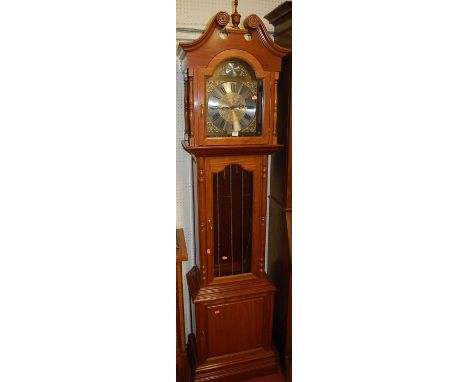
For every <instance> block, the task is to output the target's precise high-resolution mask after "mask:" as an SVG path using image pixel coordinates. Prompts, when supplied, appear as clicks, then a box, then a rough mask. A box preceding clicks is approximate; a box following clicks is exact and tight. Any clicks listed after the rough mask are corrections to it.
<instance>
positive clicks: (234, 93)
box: [208, 69, 257, 135]
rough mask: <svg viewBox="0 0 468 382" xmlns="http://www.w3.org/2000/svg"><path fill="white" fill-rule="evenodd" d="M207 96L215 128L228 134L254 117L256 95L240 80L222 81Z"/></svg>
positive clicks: (246, 125)
mask: <svg viewBox="0 0 468 382" xmlns="http://www.w3.org/2000/svg"><path fill="white" fill-rule="evenodd" d="M233 70H234V69H233ZM208 96H209V98H208V115H209V117H210V118H211V120H212V122H213V123H214V125H215V126H216V127H217V128H219V129H221V130H224V131H225V132H226V133H228V134H233V135H236V133H238V132H240V131H242V130H243V129H246V128H248V127H249V126H250V124H251V122H252V121H253V120H254V118H255V113H256V109H257V102H256V99H257V97H256V95H255V94H253V93H252V91H251V90H250V89H249V87H248V86H247V85H246V84H244V83H242V82H235V81H227V82H223V83H221V84H219V85H218V86H216V87H215V88H214V89H213V91H212V92H211V93H210V94H209V95H208Z"/></svg>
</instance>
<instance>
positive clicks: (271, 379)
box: [244, 369, 285, 382]
mask: <svg viewBox="0 0 468 382" xmlns="http://www.w3.org/2000/svg"><path fill="white" fill-rule="evenodd" d="M244 382H285V379H284V377H283V374H281V371H280V370H279V369H278V372H276V373H275V374H270V375H265V376H263V377H257V378H252V379H248V380H247V381H244Z"/></svg>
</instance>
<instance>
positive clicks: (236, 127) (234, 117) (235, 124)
mask: <svg viewBox="0 0 468 382" xmlns="http://www.w3.org/2000/svg"><path fill="white" fill-rule="evenodd" d="M231 113H232V129H233V130H234V131H240V124H239V118H237V114H236V112H235V111H234V110H231Z"/></svg>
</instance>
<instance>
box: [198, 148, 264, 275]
mask: <svg viewBox="0 0 468 382" xmlns="http://www.w3.org/2000/svg"><path fill="white" fill-rule="evenodd" d="M206 166H207V170H206V174H207V182H206V187H207V190H206V191H207V192H206V195H207V203H206V207H207V220H208V230H207V255H208V256H207V260H208V261H207V265H208V266H207V270H208V282H211V281H213V280H214V279H218V280H220V279H221V278H224V277H226V276H237V275H245V274H255V275H256V274H257V272H258V267H256V266H255V264H257V263H258V256H259V246H258V241H259V240H258V237H259V235H258V234H259V232H258V231H259V224H258V222H259V215H260V209H259V207H260V187H261V182H260V168H261V158H260V157H256V156H250V157H224V158H207V160H206Z"/></svg>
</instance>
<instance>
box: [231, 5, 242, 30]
mask: <svg viewBox="0 0 468 382" xmlns="http://www.w3.org/2000/svg"><path fill="white" fill-rule="evenodd" d="M238 4H239V2H238V0H234V13H233V14H232V15H231V22H232V26H233V28H235V29H239V23H240V19H241V15H240V14H239V13H238V12H237V5H238Z"/></svg>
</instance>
